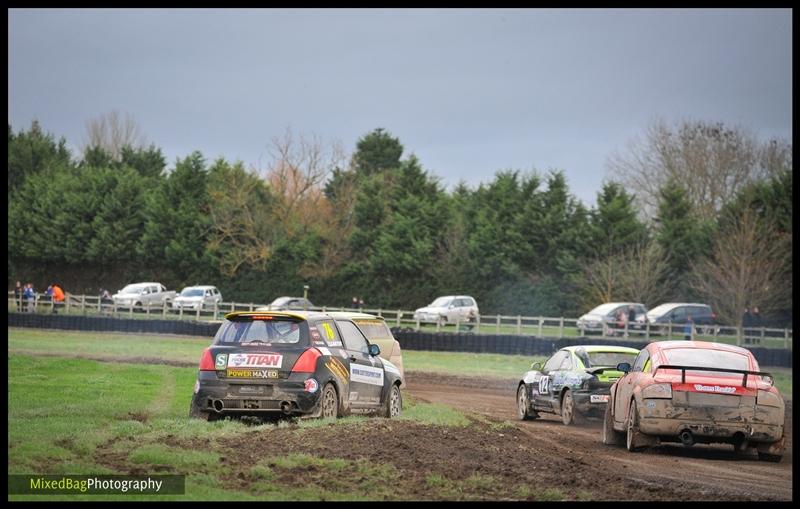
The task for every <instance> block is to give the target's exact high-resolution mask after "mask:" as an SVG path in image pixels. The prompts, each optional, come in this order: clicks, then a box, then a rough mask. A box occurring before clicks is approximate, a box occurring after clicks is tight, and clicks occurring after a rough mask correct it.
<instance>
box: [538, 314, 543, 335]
mask: <svg viewBox="0 0 800 509" xmlns="http://www.w3.org/2000/svg"><path fill="white" fill-rule="evenodd" d="M543 324H544V320H542V317H541V316H540V317H539V337H542V325H543Z"/></svg>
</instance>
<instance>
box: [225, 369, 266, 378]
mask: <svg viewBox="0 0 800 509" xmlns="http://www.w3.org/2000/svg"><path fill="white" fill-rule="evenodd" d="M227 375H228V376H229V377H230V378H278V372H277V371H274V370H267V369H228V372H227Z"/></svg>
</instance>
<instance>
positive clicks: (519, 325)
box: [517, 315, 522, 335]
mask: <svg viewBox="0 0 800 509" xmlns="http://www.w3.org/2000/svg"><path fill="white" fill-rule="evenodd" d="M517 334H518V335H519V334H522V317H521V316H520V315H517Z"/></svg>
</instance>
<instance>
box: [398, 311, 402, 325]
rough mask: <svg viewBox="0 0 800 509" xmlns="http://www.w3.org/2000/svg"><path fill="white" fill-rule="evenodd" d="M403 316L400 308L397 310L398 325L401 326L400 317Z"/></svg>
mask: <svg viewBox="0 0 800 509" xmlns="http://www.w3.org/2000/svg"><path fill="white" fill-rule="evenodd" d="M401 316H403V313H402V312H401V311H400V310H399V309H398V310H397V326H398V327H400V317H401Z"/></svg>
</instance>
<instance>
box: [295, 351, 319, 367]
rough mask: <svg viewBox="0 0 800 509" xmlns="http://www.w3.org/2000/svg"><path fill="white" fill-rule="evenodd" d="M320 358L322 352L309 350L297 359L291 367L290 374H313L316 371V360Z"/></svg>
mask: <svg viewBox="0 0 800 509" xmlns="http://www.w3.org/2000/svg"><path fill="white" fill-rule="evenodd" d="M321 356H322V352H320V351H319V350H317V349H316V348H309V349H308V350H306V351H305V352H303V355H301V356H300V358H299V359H297V362H295V363H294V367H292V373H313V372H314V371H316V370H317V359H319V358H320V357H321Z"/></svg>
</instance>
